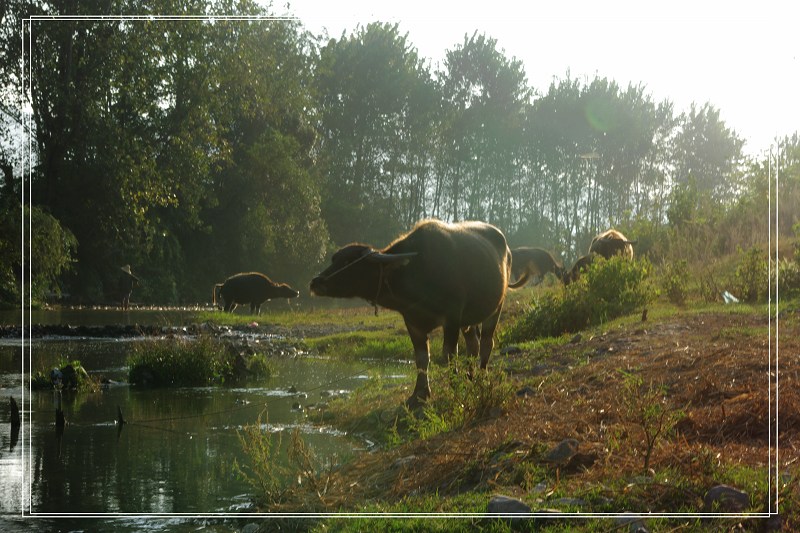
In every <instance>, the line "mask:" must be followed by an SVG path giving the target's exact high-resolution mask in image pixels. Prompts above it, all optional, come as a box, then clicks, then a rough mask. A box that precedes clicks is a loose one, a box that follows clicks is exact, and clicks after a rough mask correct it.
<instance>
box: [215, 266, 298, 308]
mask: <svg viewBox="0 0 800 533" xmlns="http://www.w3.org/2000/svg"><path fill="white" fill-rule="evenodd" d="M217 290H219V295H220V297H221V298H222V301H223V302H224V307H225V311H233V310H234V309H236V306H237V305H238V304H250V312H251V313H253V314H256V315H259V314H261V304H262V303H264V302H266V301H267V300H271V299H272V298H297V297H298V296H300V293H299V292H298V291H296V290H294V289H293V288H291V287H290V286H288V285H287V284H285V283H274V282H273V281H272V280H271V279H269V278H268V277H267V276H265V275H264V274H261V273H259V272H242V273H240V274H234V275H233V276H231V277H229V278H228V279H226V280H225V282H224V283H217V284H216V285H214V289H213V290H212V301H213V302H214V305H215V306H216V305H217Z"/></svg>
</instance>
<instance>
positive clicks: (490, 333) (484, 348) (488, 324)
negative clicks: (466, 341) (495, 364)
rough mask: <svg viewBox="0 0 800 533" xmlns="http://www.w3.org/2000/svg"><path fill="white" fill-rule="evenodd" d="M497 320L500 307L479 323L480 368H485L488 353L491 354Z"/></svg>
mask: <svg viewBox="0 0 800 533" xmlns="http://www.w3.org/2000/svg"><path fill="white" fill-rule="evenodd" d="M499 320H500V309H498V310H497V312H496V313H495V314H493V315H492V316H490V317H489V318H487V319H486V320H484V321H483V324H481V348H480V356H481V368H484V369H485V368H486V366H487V365H488V364H489V355H491V353H492V348H494V330H495V328H497V322H498V321H499Z"/></svg>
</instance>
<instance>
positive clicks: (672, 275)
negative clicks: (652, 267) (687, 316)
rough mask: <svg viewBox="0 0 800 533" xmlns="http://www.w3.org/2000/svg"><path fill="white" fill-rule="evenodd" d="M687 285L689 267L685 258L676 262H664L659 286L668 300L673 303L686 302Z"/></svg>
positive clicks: (680, 303)
mask: <svg viewBox="0 0 800 533" xmlns="http://www.w3.org/2000/svg"><path fill="white" fill-rule="evenodd" d="M688 286H689V267H688V266H687V264H686V260H685V259H681V260H680V261H678V262H676V263H665V264H664V269H663V272H662V274H661V288H662V289H663V290H664V294H666V295H667V298H668V299H669V301H670V302H672V303H674V304H675V305H684V304H685V303H686V294H687V292H688Z"/></svg>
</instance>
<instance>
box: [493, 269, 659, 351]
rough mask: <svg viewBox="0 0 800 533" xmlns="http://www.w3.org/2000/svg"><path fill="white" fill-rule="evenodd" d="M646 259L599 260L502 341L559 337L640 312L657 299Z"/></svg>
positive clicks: (548, 297) (540, 304)
mask: <svg viewBox="0 0 800 533" xmlns="http://www.w3.org/2000/svg"><path fill="white" fill-rule="evenodd" d="M651 270H652V266H651V264H650V262H649V261H648V260H646V259H639V260H634V261H630V260H628V259H625V258H623V257H613V258H611V259H609V260H607V261H606V260H604V259H602V258H598V259H597V260H595V261H594V262H593V263H592V264H591V265H590V267H589V268H588V269H587V271H586V272H585V273H584V275H583V276H581V278H580V279H579V280H578V281H576V282H573V283H571V284H570V285H568V286H566V287H565V288H564V290H563V291H555V292H551V293H549V294H547V295H545V296H544V297H543V298H542V299H541V300H540V301H539V302H538V305H536V306H535V307H532V308H531V310H530V311H529V312H528V313H527V314H525V315H524V316H523V317H522V318H521V319H520V320H518V321H517V322H516V323H514V324H513V325H512V326H511V327H510V328H509V329H507V330H506V331H504V332H503V333H502V334H501V342H503V343H508V342H523V341H527V340H533V339H537V338H541V337H558V336H560V335H563V334H564V333H574V332H576V331H580V330H582V329H584V328H587V327H590V326H595V325H599V324H602V323H603V322H606V321H608V320H612V319H614V318H617V317H619V316H623V315H626V314H629V313H632V312H635V311H637V310H640V309H641V308H642V307H643V306H645V305H646V304H647V303H648V302H649V301H651V300H652V299H653V298H654V297H655V294H656V293H655V289H654V288H653V287H652V286H651V285H650V283H649V282H648V277H649V275H650V271H651Z"/></svg>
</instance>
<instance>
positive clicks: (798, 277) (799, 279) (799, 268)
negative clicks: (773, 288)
mask: <svg viewBox="0 0 800 533" xmlns="http://www.w3.org/2000/svg"><path fill="white" fill-rule="evenodd" d="M776 272H777V275H778V283H777V284H778V295H779V296H780V297H781V298H783V297H791V296H794V295H797V294H800V264H798V263H797V262H796V261H790V260H788V259H781V260H780V261H779V262H778V268H777V269H776ZM773 281H774V280H773Z"/></svg>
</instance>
